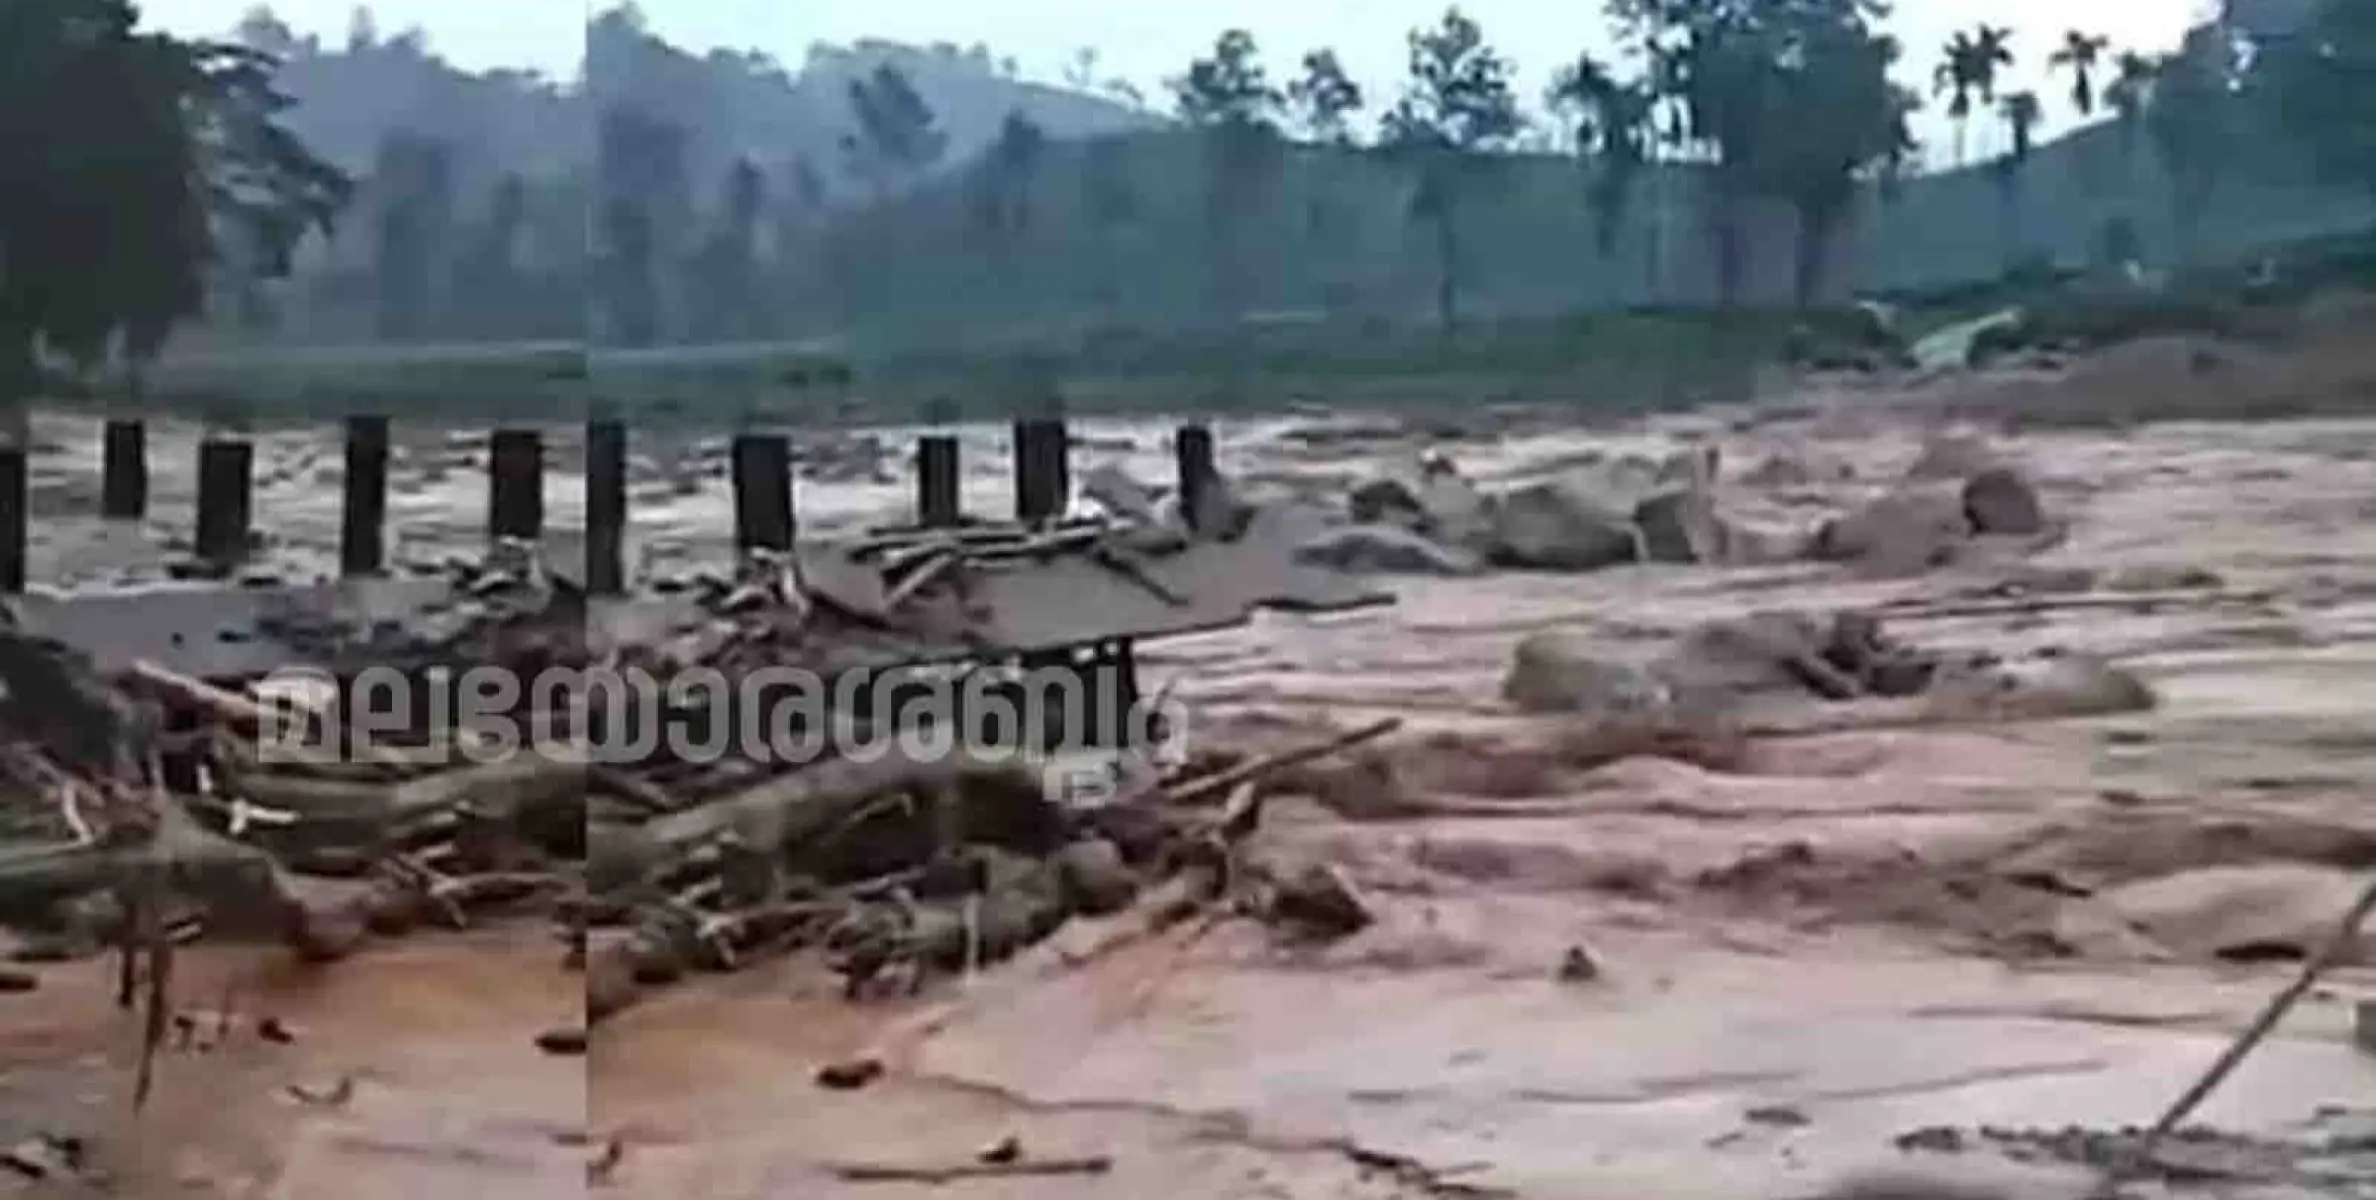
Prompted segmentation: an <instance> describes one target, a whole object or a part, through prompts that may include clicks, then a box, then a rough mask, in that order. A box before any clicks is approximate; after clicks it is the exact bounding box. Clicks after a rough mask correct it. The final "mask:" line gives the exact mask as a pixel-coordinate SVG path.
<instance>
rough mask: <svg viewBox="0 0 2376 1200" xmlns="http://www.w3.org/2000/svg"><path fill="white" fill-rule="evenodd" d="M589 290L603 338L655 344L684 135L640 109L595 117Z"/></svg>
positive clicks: (683, 205)
mask: <svg viewBox="0 0 2376 1200" xmlns="http://www.w3.org/2000/svg"><path fill="white" fill-rule="evenodd" d="M595 158H596V165H595V171H596V182H595V190H596V194H597V196H598V197H599V199H598V202H597V206H596V216H595V225H596V228H595V235H596V238H597V241H598V247H597V250H596V257H597V259H598V261H599V281H598V283H597V285H596V287H595V289H594V295H595V299H596V302H597V303H596V308H597V311H598V312H599V313H600V314H601V316H602V320H601V322H600V324H601V327H602V336H604V337H605V338H607V339H609V340H610V341H612V342H613V343H614V344H617V345H622V346H649V345H653V344H655V343H656V342H658V341H659V340H660V338H661V336H662V333H663V331H664V329H665V327H666V324H667V315H668V313H667V303H666V298H665V296H664V295H663V290H662V289H663V285H662V275H663V273H664V269H665V267H664V265H665V264H668V263H671V262H673V261H675V254H676V251H675V242H674V231H677V230H681V229H683V228H684V225H685V222H686V221H687V220H688V219H689V214H690V209H691V204H690V203H689V201H688V200H687V199H686V197H685V195H684V193H685V190H686V180H685V171H686V165H685V130H684V127H683V126H681V125H678V124H677V123H675V122H673V121H669V120H666V119H664V118H661V117H658V116H655V115H653V114H651V113H649V112H646V111H644V110H643V109H641V108H638V107H635V106H633V105H627V104H614V105H611V106H610V107H608V108H606V109H605V110H604V111H603V114H602V124H601V128H600V130H599V135H598V138H597V142H596V147H595Z"/></svg>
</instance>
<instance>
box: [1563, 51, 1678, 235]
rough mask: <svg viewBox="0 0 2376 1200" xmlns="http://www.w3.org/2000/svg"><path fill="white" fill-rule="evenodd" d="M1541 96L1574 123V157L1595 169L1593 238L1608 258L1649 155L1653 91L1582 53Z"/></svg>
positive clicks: (1652, 127) (1654, 132)
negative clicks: (1627, 80) (1635, 182)
mask: <svg viewBox="0 0 2376 1200" xmlns="http://www.w3.org/2000/svg"><path fill="white" fill-rule="evenodd" d="M1543 100H1544V103H1545V106H1546V107H1548V108H1550V109H1551V111H1553V112H1555V113H1558V114H1560V115H1561V116H1563V117H1565V118H1567V119H1568V120H1569V121H1570V122H1571V124H1572V127H1573V136H1574V139H1575V152H1576V157H1577V158H1578V159H1579V160H1581V161H1582V162H1583V163H1584V164H1585V166H1586V167H1587V168H1588V169H1589V170H1590V171H1591V179H1592V183H1591V202H1592V210H1593V220H1594V240H1595V242H1596V243H1597V244H1598V246H1599V248H1600V253H1601V257H1602V258H1604V259H1605V258H1608V257H1610V256H1611V255H1613V254H1615V253H1616V250H1617V234H1618V231H1619V230H1620V229H1622V228H1623V227H1624V224H1625V214H1626V210H1627V204H1628V201H1630V200H1631V199H1632V195H1633V183H1634V178H1635V176H1637V175H1638V174H1640V173H1641V171H1642V169H1643V168H1644V167H1645V166H1646V165H1647V164H1648V163H1649V160H1650V144H1651V141H1652V139H1653V138H1655V137H1656V130H1655V125H1656V113H1655V112H1654V106H1655V105H1654V97H1653V95H1652V93H1651V91H1650V89H1649V88H1648V87H1646V86H1644V85H1642V84H1639V83H1631V82H1622V81H1620V80H1618V79H1617V78H1616V77H1615V76H1612V75H1611V74H1609V71H1608V68H1606V67H1604V66H1602V65H1601V63H1600V62H1599V60H1597V59H1595V58H1593V57H1592V55H1590V54H1582V55H1579V56H1577V58H1576V61H1575V62H1573V63H1570V64H1569V65H1567V66H1564V67H1561V68H1560V69H1559V71H1558V72H1557V73H1556V74H1555V75H1554V76H1553V77H1552V81H1551V87H1550V89H1549V90H1548V91H1546V92H1545V93H1544V96H1543Z"/></svg>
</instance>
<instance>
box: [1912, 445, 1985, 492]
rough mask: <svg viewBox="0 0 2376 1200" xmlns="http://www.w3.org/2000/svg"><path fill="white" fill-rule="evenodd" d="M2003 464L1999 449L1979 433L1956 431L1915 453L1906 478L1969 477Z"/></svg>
mask: <svg viewBox="0 0 2376 1200" xmlns="http://www.w3.org/2000/svg"><path fill="white" fill-rule="evenodd" d="M1998 465H2000V464H1999V462H1998V460H1997V456H1996V451H1994V450H1991V449H1989V446H1988V442H1987V440H1986V439H1984V438H1982V437H1981V436H1980V435H1978V434H1975V433H1955V434H1948V435H1946V436H1944V437H1938V438H1933V439H1931V441H1930V442H1929V443H1928V444H1926V445H1924V446H1923V448H1922V453H1921V454H1919V455H1917V456H1915V459H1914V464H1913V465H1912V466H1909V467H1907V468H1906V478H1908V479H1913V480H1924V481H1930V482H1937V481H1940V480H1946V479H1969V478H1971V477H1972V476H1974V475H1977V474H1979V473H1981V472H1982V471H1986V470H1988V469H1989V468H1991V467H1995V466H1998Z"/></svg>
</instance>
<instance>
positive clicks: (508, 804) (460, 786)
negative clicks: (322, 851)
mask: <svg viewBox="0 0 2376 1200" xmlns="http://www.w3.org/2000/svg"><path fill="white" fill-rule="evenodd" d="M233 764H234V760H222V762H221V765H223V766H224V767H226V768H227V769H226V770H225V771H224V778H223V790H224V791H225V792H227V793H229V794H231V795H233V796H236V797H238V798H240V799H242V800H245V801H248V802H250V803H252V804H255V805H258V806H260V807H263V808H267V809H274V810H278V811H279V812H281V813H285V814H289V815H291V816H294V817H295V818H296V825H295V828H296V830H297V831H298V832H299V834H300V836H304V837H306V838H308V839H315V838H330V839H336V838H340V837H349V838H354V839H357V840H371V839H374V838H377V837H380V836H384V835H385V834H387V833H388V832H389V831H391V830H392V829H394V828H395V827H397V826H401V825H405V824H408V823H411V822H414V821H417V820H420V819H421V818H424V817H427V816H431V815H433V814H436V813H441V812H450V811H452V810H454V809H457V808H462V807H465V806H467V807H468V808H470V809H471V810H472V811H474V812H476V813H478V814H480V815H481V816H483V817H486V818H488V819H491V820H495V821H498V822H502V823H505V824H513V825H520V826H523V827H537V828H544V827H547V826H553V825H556V823H563V822H569V821H576V820H582V818H583V815H584V812H585V799H586V795H587V792H588V790H589V789H590V787H591V783H590V781H589V777H588V773H587V767H586V763H585V762H584V761H583V760H580V759H576V758H574V757H563V756H559V755H554V754H549V753H546V752H544V751H542V750H538V749H533V748H531V749H524V750H521V751H519V752H518V753H516V754H511V755H508V756H506V757H504V758H501V759H498V760H496V761H494V762H490V763H481V764H477V765H473V766H466V767H461V768H458V769H456V770H451V771H440V772H438V773H436V774H433V775H422V776H418V777H416V778H413V779H407V780H404V781H402V782H392V783H376V784H375V783H362V782H357V781H354V780H344V779H319V778H311V777H307V776H303V775H289V774H282V773H278V772H273V771H271V770H269V769H268V768H264V767H262V765H261V764H258V763H253V762H250V763H248V764H244V765H233Z"/></svg>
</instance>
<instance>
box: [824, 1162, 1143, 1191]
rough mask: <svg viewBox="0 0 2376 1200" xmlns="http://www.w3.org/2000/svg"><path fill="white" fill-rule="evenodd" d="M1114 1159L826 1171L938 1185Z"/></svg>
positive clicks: (1073, 1168)
mask: <svg viewBox="0 0 2376 1200" xmlns="http://www.w3.org/2000/svg"><path fill="white" fill-rule="evenodd" d="M1113 1169H1114V1160H1113V1159H1111V1158H1107V1157H1105V1156H1104V1155H1095V1156H1091V1157H1086V1158H1039V1159H1024V1160H1022V1161H1019V1162H966V1163H948V1164H944V1165H941V1166H900V1165H896V1164H892V1163H829V1164H827V1165H826V1167H825V1173H826V1174H828V1175H831V1176H833V1177H834V1178H835V1179H838V1180H840V1181H841V1182H843V1183H920V1184H927V1185H932V1186H938V1185H940V1184H945V1183H956V1182H958V1181H959V1180H965V1179H1021V1178H1033V1177H1047V1176H1054V1175H1104V1174H1108V1173H1110V1172H1111V1171H1113Z"/></svg>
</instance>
